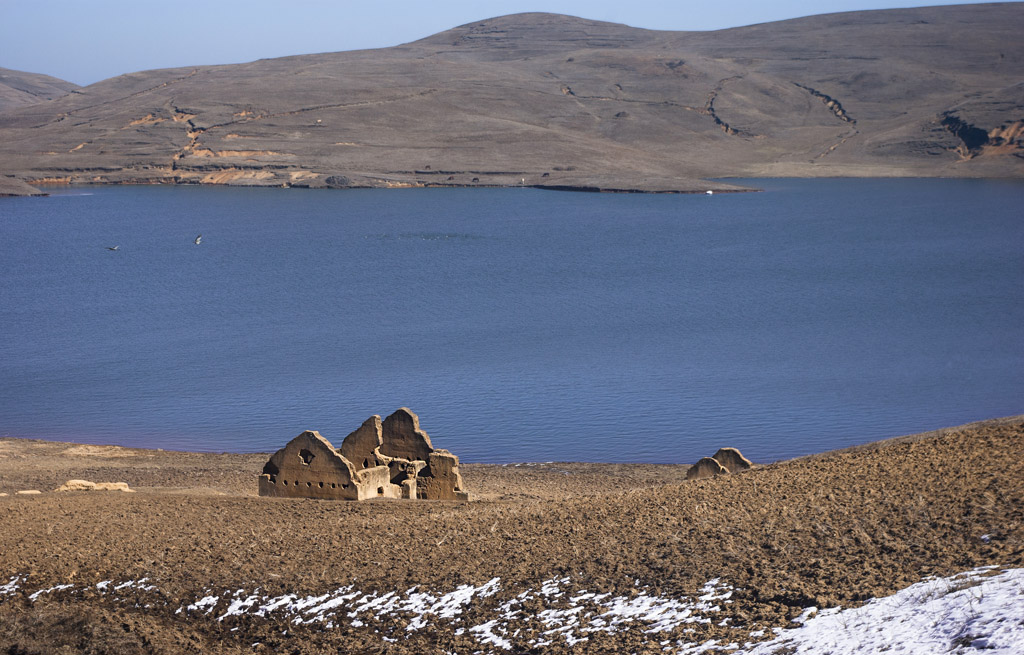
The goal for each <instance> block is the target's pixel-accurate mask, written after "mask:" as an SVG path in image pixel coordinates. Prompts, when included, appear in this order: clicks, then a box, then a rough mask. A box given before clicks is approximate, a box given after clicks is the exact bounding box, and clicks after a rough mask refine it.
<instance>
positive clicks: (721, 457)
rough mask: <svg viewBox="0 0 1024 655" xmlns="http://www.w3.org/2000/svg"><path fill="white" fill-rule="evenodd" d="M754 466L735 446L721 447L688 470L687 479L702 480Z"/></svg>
mask: <svg viewBox="0 0 1024 655" xmlns="http://www.w3.org/2000/svg"><path fill="white" fill-rule="evenodd" d="M751 466H752V464H751V462H750V460H749V459H747V458H746V457H744V456H743V454H742V453H740V451H739V450H737V449H735V448H719V449H718V452H717V453H715V454H714V455H712V456H711V457H701V458H700V460H699V461H698V462H697V463H696V464H694V465H693V466H691V467H690V470H688V471H687V472H686V479H687V480H702V479H704V478H712V477H714V476H716V475H724V474H727V473H738V472H739V471H746V470H747V469H749V468H750V467H751Z"/></svg>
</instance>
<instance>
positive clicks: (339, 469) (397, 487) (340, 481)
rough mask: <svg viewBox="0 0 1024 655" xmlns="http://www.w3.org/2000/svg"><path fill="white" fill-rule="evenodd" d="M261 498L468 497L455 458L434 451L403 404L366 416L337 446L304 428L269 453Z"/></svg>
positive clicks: (415, 417) (417, 421)
mask: <svg viewBox="0 0 1024 655" xmlns="http://www.w3.org/2000/svg"><path fill="white" fill-rule="evenodd" d="M259 486H260V495H261V496H283V497H286V498H323V499H332V500H366V499H368V498H408V499H421V500H469V492H467V491H466V490H465V489H464V487H463V486H462V476H461V475H460V474H459V458H458V457H456V456H455V455H453V454H451V453H450V452H448V451H447V450H441V449H435V448H434V447H433V445H432V444H431V443H430V437H429V436H427V433H426V432H424V431H423V430H421V429H420V419H419V417H418V416H416V414H414V413H413V412H412V411H411V410H409V409H407V408H405V407H402V408H401V409H399V410H398V411H396V412H395V413H394V414H392V415H391V416H389V417H387V418H386V419H384V420H383V421H381V419H380V416H376V415H374V416H371V417H370V418H368V419H366V421H365V422H364V423H363V424H362V425H361V426H360V427H359V429H358V430H356V431H355V432H353V433H352V434H350V435H348V436H347V437H345V441H343V442H342V444H341V448H340V449H335V448H334V446H333V445H331V442H330V441H328V440H327V439H324V438H323V437H321V436H320V434H319V433H318V432H314V431H311V430H307V431H306V432H303V433H302V434H300V435H299V436H297V437H295V438H294V439H292V440H291V441H290V442H288V445H286V446H285V447H284V448H282V449H281V450H279V451H277V452H276V453H274V454H273V455H272V456H271V458H270V460H269V461H268V462H267V463H266V465H265V466H264V467H263V473H262V474H261V475H260V478H259Z"/></svg>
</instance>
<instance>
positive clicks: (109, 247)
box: [107, 246, 121, 250]
mask: <svg viewBox="0 0 1024 655" xmlns="http://www.w3.org/2000/svg"><path fill="white" fill-rule="evenodd" d="M120 247H121V246H107V250H117V249H118V248H120Z"/></svg>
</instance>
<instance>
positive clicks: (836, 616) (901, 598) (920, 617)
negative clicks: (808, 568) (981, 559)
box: [732, 567, 1024, 655]
mask: <svg viewBox="0 0 1024 655" xmlns="http://www.w3.org/2000/svg"><path fill="white" fill-rule="evenodd" d="M994 569H995V567H984V568H981V569H975V570H973V571H968V572H966V573H961V574H959V575H954V576H951V577H949V578H936V579H930V580H925V581H924V582H919V583H917V584H915V585H912V586H910V587H907V588H906V589H904V590H902V591H899V592H897V593H895V594H893V595H892V596H888V597H886V598H876V599H873V600H871V601H869V602H868V603H866V604H865V605H863V606H861V607H855V608H850V609H845V610H838V609H836V608H833V609H830V610H823V611H820V612H817V613H816V614H815V615H813V616H810V618H807V619H806V620H804V621H803V625H802V626H801V627H799V628H796V629H793V630H784V631H783V632H782V634H780V635H778V636H777V637H776V638H775V639H773V640H772V641H769V642H764V643H761V644H757V645H756V646H753V647H748V648H747V649H744V650H739V651H732V652H733V653H743V654H744V655H773V654H774V653H783V652H785V653H788V652H797V653H822V654H824V653H830V654H831V655H845V654H847V653H849V654H850V655H854V654H856V655H863V654H864V653H887V654H889V655H894V654H897V653H898V654H900V655H934V654H935V653H975V652H977V651H979V650H980V651H984V652H985V653H986V654H989V653H991V654H992V655H1021V654H1022V653H1024V569H1009V570H1005V571H1001V572H997V571H996V570H994ZM993 574H994V575H993ZM807 614H809V615H810V613H807ZM793 649H795V650H793Z"/></svg>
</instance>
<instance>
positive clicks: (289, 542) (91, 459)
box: [0, 417, 1024, 655]
mask: <svg viewBox="0 0 1024 655" xmlns="http://www.w3.org/2000/svg"><path fill="white" fill-rule="evenodd" d="M721 445H723V446H726V445H728V444H721ZM267 457H268V455H266V454H198V453H178V452H166V451H153V450H136V449H127V448H118V447H113V446H88V445H76V444H69V443H56V442H46V441H29V440H18V439H0V493H4V494H7V495H6V496H0V521H2V525H3V530H0V647H2V648H3V649H4V650H3V651H2V652H5V653H17V654H19V655H23V654H29V653H33V654H34V653H40V654H44V653H45V654H51V653H253V652H264V653H363V652H370V653H460V654H461V653H473V652H546V653H547V652H553V653H559V652H578V653H601V652H608V653H620V652H636V653H648V652H650V653H653V652H659V653H660V652H663V651H664V650H665V649H666V648H669V649H671V648H682V646H681V645H683V644H687V643H703V642H706V641H707V640H708V639H718V640H720V642H721V643H729V642H738V643H741V644H742V643H744V642H746V641H756V640H757V639H759V638H765V637H766V636H770V634H771V629H772V628H776V627H786V626H790V625H792V624H791V619H792V618H794V617H795V616H797V615H799V614H800V613H801V612H802V611H803V610H804V608H806V607H809V606H817V607H830V606H835V605H842V606H851V605H856V604H858V603H859V602H862V601H864V600H866V599H868V598H871V597H876V596H880V595H885V594H890V593H892V592H895V591H896V590H898V589H901V588H904V587H906V586H908V585H910V584H912V583H915V582H917V581H919V580H921V579H922V578H923V577H926V576H929V575H949V574H952V573H956V572H959V571H964V570H967V569H971V568H974V567H977V566H983V565H999V566H1021V565H1024V464H1022V462H1024V417H1014V418H1010V419H1000V420H995V421H989V422H984V423H979V424H972V425H970V426H963V427H961V428H952V429H949V430H942V431H938V432H934V433H928V434H924V435H915V436H912V437H901V438H897V439H892V440H888V441H884V442H879V443H875V444H869V445H866V446H861V447H858V448H853V449H848V450H845V451H837V452H831V453H824V454H821V455H815V456H812V457H805V458H800V459H796V460H791V461H786V462H779V463H775V464H769V465H761V466H756V467H755V468H754V469H752V470H750V471H746V472H743V473H738V474H733V475H727V476H720V477H717V478H714V479H710V480H701V481H686V480H685V473H686V467H680V466H655V465H624V464H580V463H551V464H522V465H506V466H494V465H482V464H468V465H463V466H462V467H461V468H462V472H463V478H464V481H465V484H466V487H467V488H468V489H469V490H470V491H471V492H472V493H473V497H474V500H473V501H472V502H469V503H457V502H443V501H394V500H392V501H364V502H360V503H356V502H344V501H316V500H290V499H278V498H261V497H259V496H257V495H256V488H257V487H256V475H257V474H258V473H259V471H260V470H261V468H262V465H263V463H264V462H265V461H266V459H267ZM69 479H85V480H91V481H94V482H127V483H128V485H130V487H131V488H132V489H133V490H134V493H125V492H121V491H70V492H57V491H55V489H56V488H57V487H59V486H60V485H62V484H63V483H65V482H67V481H68V480H69ZM25 490H38V491H40V492H41V493H38V494H31V495H26V494H18V493H17V492H19V491H25ZM715 580H717V582H711V583H710V584H709V581H715ZM414 588H415V589H414ZM605 594H607V595H605ZM702 596H704V597H705V600H703V601H702V600H700V598H701V597H702ZM578 608H582V609H578ZM638 608H639V609H638ZM651 608H655V609H654V610H652V609H651ZM657 608H660V609H657ZM641 609H643V611H641ZM760 631H765V633H764V635H761V634H760ZM751 633H753V636H751ZM666 645H667V646H666Z"/></svg>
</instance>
